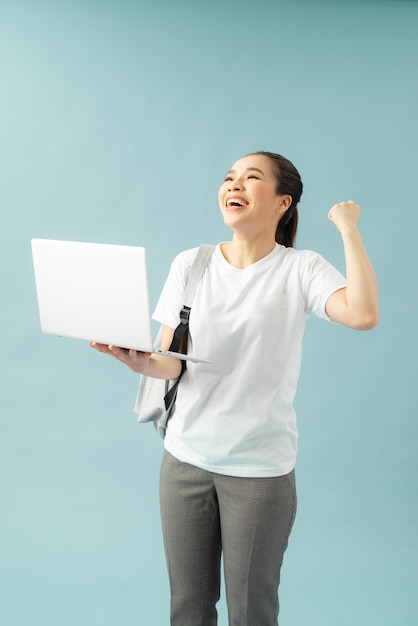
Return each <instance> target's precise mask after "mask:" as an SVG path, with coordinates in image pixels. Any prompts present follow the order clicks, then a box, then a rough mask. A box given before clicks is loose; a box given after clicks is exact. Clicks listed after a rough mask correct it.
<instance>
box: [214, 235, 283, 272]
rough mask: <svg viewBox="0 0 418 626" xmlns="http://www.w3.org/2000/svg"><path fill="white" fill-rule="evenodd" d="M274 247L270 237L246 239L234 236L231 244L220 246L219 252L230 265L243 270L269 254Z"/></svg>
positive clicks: (273, 241) (272, 239)
mask: <svg viewBox="0 0 418 626" xmlns="http://www.w3.org/2000/svg"><path fill="white" fill-rule="evenodd" d="M275 245H276V241H275V239H274V238H271V237H266V238H264V237H263V238H259V239H246V238H242V237H239V236H238V235H236V234H234V236H233V238H232V241H231V242H229V243H224V244H222V245H221V251H222V254H223V256H224V257H225V259H226V260H227V261H228V263H229V264H230V265H233V266H234V267H239V268H240V269H245V268H246V267H249V266H250V265H252V264H253V263H257V261H260V260H261V259H263V258H264V257H265V256H267V255H268V254H270V252H271V251H272V250H273V249H274V247H275Z"/></svg>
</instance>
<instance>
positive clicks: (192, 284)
mask: <svg viewBox="0 0 418 626" xmlns="http://www.w3.org/2000/svg"><path fill="white" fill-rule="evenodd" d="M214 250H215V246H213V245H209V244H202V245H201V246H200V248H199V250H198V253H197V255H196V258H195V260H194V262H193V265H192V267H191V269H190V272H189V275H188V277H187V282H186V286H185V289H184V295H183V302H184V304H183V307H182V309H181V311H180V324H179V325H178V326H177V328H176V330H175V331H174V335H173V340H172V342H171V344H170V348H169V350H170V352H178V351H179V349H180V341H181V338H182V337H183V335H184V334H185V333H187V332H188V330H189V318H190V311H191V308H192V303H193V299H194V295H195V293H196V288H197V285H198V284H199V282H200V280H201V278H202V276H203V274H204V272H205V269H206V267H207V265H208V263H209V260H210V258H211V256H212V253H213V251H214ZM185 370H186V361H182V362H181V372H180V376H179V377H178V378H177V380H176V382H175V383H174V385H173V386H172V387H171V389H170V390H169V391H167V393H166V395H165V396H164V402H165V407H166V409H167V410H168V408H169V407H170V406H171V405H172V403H173V402H174V399H175V395H176V393H177V387H178V384H179V382H180V378H181V377H182V376H183V374H184V372H185Z"/></svg>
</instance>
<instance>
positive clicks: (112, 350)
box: [90, 341, 151, 372]
mask: <svg viewBox="0 0 418 626" xmlns="http://www.w3.org/2000/svg"><path fill="white" fill-rule="evenodd" d="M90 347H91V348H94V349H95V350H97V351H98V352H102V353H103V354H107V355H109V356H112V357H113V358H115V359H117V360H118V361H121V363H124V364H125V365H127V366H128V367H129V369H131V370H133V371H134V372H142V371H143V369H144V366H145V365H146V363H147V361H148V359H149V358H150V356H151V353H150V352H139V351H137V350H133V349H131V350H128V349H127V348H119V347H118V346H112V345H106V344H103V343H98V342H97V341H92V342H91V343H90Z"/></svg>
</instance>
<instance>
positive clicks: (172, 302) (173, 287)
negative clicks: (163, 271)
mask: <svg viewBox="0 0 418 626" xmlns="http://www.w3.org/2000/svg"><path fill="white" fill-rule="evenodd" d="M197 252H198V248H192V249H191V250H186V251H185V252H181V253H180V254H179V255H177V256H176V258H175V259H174V261H173V262H172V264H171V266H170V271H169V273H168V276H167V279H166V281H165V283H164V286H163V289H162V291H161V294H160V297H159V299H158V302H157V306H156V307H155V309H154V313H153V315H152V318H153V319H154V320H156V321H157V322H160V323H161V324H164V325H166V326H170V327H171V328H176V327H177V326H178V323H179V314H180V311H181V308H182V306H183V294H184V287H185V284H186V277H187V275H188V272H189V271H190V268H191V266H192V265H193V261H194V259H195V257H196V254H197Z"/></svg>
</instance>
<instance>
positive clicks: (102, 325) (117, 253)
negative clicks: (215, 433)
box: [31, 239, 207, 363]
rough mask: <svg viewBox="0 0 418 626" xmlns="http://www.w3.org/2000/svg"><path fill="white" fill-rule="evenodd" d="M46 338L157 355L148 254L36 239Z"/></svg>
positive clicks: (134, 248)
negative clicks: (60, 338) (82, 340)
mask: <svg viewBox="0 0 418 626" xmlns="http://www.w3.org/2000/svg"><path fill="white" fill-rule="evenodd" d="M31 243H32V256H33V266H34V272H35V281H36V291H37V295H38V306H39V316H40V322H41V329H42V332H44V333H48V334H51V335H59V336H62V337H72V338H74V339H85V340H87V341H97V342H98V343H103V344H107V345H114V346H119V347H121V348H133V349H135V350H139V351H142V352H154V353H158V354H165V355H167V356H175V357H177V358H180V359H184V360H190V361H193V362H196V363H201V362H203V363H204V362H207V361H206V360H205V359H199V358H196V357H194V356H192V355H185V354H179V353H174V352H169V351H161V350H154V348H153V341H152V331H151V315H150V304H149V291H148V278H147V267H146V254H145V249H144V248H142V247H137V246H121V245H110V244H97V243H80V242H74V241H58V240H53V239H32V242H31Z"/></svg>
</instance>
